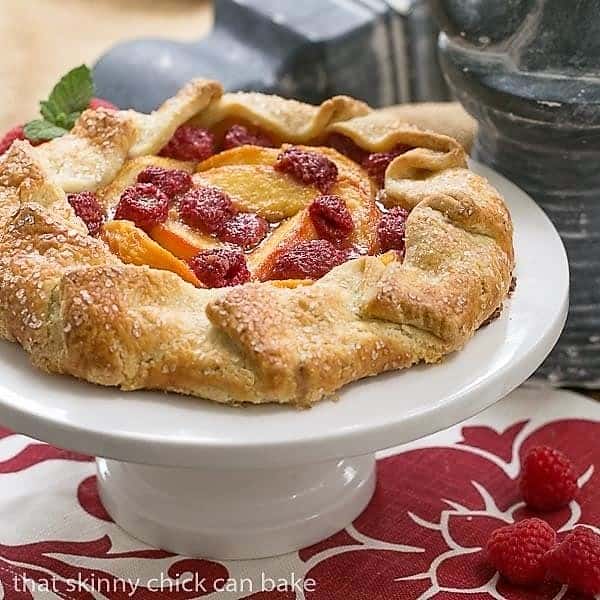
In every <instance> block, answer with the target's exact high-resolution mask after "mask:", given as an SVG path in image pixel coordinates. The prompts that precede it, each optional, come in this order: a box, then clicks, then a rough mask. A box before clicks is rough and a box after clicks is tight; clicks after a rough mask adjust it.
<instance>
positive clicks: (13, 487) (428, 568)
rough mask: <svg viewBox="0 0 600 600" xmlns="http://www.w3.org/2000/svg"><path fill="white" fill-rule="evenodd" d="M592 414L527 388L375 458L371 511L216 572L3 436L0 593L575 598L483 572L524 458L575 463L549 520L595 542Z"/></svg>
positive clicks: (55, 456) (60, 466)
mask: <svg viewBox="0 0 600 600" xmlns="http://www.w3.org/2000/svg"><path fill="white" fill-rule="evenodd" d="M599 440H600V403H596V402H593V401H591V400H589V399H587V398H585V397H583V396H579V395H576V394H573V393H569V392H564V391H556V390H552V389H550V388H547V387H545V386H542V385H541V384H538V383H530V384H528V385H527V386H524V387H522V388H520V389H518V390H517V391H515V392H513V393H512V394H511V395H510V396H508V397H507V398H505V399H504V400H503V401H502V402H500V403H498V404H497V405H496V406H494V407H492V408H491V409H489V410H487V411H485V412H484V413H482V414H481V415H478V416H476V417H474V418H472V419H470V420H469V421H467V422H465V423H463V424H461V425H457V426H455V427H452V428H451V429H449V430H447V431H444V432H441V433H438V434H435V435H432V436H429V437H427V438H424V439H422V440H419V441H417V442H414V443H412V444H409V445H407V446H403V447H399V448H395V449H393V450H389V451H386V452H384V453H382V454H381V456H380V460H379V463H378V484H377V490H376V493H375V496H374V498H373V500H372V502H371V504H370V505H369V507H368V508H367V510H366V511H365V512H364V513H363V514H362V515H361V516H360V517H359V518H358V519H357V520H356V521H355V522H354V523H353V524H352V525H351V526H349V527H348V528H347V529H345V530H344V531H342V532H339V533H338V534H336V535H334V536H332V537H331V538H329V539H327V540H325V541H324V542H321V543H319V544H316V545H315V546H312V547H310V548H305V549H303V550H301V551H300V552H297V553H293V554H288V555H285V556H281V557H277V558H271V559H262V560H256V561H212V560H199V559H190V558H186V557H182V556H175V555H172V554H169V553H168V552H163V551H160V550H155V549H151V548H148V547H147V546H145V545H144V544H143V543H141V542H139V541H137V540H135V539H133V538H131V537H130V536H128V535H127V534H125V533H124V532H123V531H121V530H120V529H119V527H117V526H116V525H115V524H114V523H113V522H112V521H111V519H110V517H109V516H108V515H107V514H106V512H105V511H104V509H103V507H102V505H101V503H100V501H99V498H98V494H97V490H96V480H95V475H94V463H93V462H92V459H91V458H90V457H87V456H83V455H80V454H76V453H73V452H68V451H65V450H60V449H57V448H54V447H53V446H49V445H47V444H43V443H40V442H36V441H34V440H32V439H30V438H27V437H25V436H21V435H16V434H12V433H11V432H9V431H7V430H1V429H0V583H1V586H2V594H0V597H3V598H5V599H6V600H29V599H32V598H35V599H37V598H44V599H45V598H62V599H67V600H88V599H104V598H108V599H110V600H125V599H128V598H134V599H136V600H146V599H161V600H162V599H165V600H171V599H173V600H187V599H191V598H231V599H238V598H252V599H255V600H294V599H295V600H337V599H343V600H377V599H381V600H396V599H398V600H417V599H419V600H427V599H433V600H546V599H547V600H551V599H554V600H560V599H562V600H574V599H575V598H576V597H577V596H576V595H574V594H572V593H571V592H568V591H566V590H564V589H561V587H560V586H559V585H551V584H548V585H547V586H546V587H545V588H542V589H535V590H524V589H523V588H517V587H514V586H511V585H508V584H506V583H505V582H503V581H502V580H501V579H499V578H498V576H497V575H496V574H495V573H494V571H493V569H491V568H490V567H489V566H487V565H486V562H485V560H484V556H483V552H482V550H481V548H482V546H483V545H485V541H486V540H487V537H488V536H489V534H490V532H491V531H492V530H494V529H495V528H497V527H499V526H502V525H504V524H507V523H512V522H513V521H515V520H518V519H520V518H522V517H523V516H524V515H526V514H527V510H526V509H525V507H524V505H523V503H522V501H521V500H520V498H519V493H518V486H517V485H516V479H517V478H518V475H519V459H520V457H521V456H522V455H523V453H524V452H526V451H527V450H528V449H529V448H531V447H533V446H536V445H550V446H553V447H556V448H559V449H561V450H562V451H563V452H564V453H565V454H567V455H568V456H569V457H570V458H571V459H572V460H573V462H574V463H575V465H576V469H577V473H578V476H579V486H580V488H581V489H580V493H579V496H578V499H577V500H576V501H574V502H572V503H571V504H570V506H569V507H568V508H566V509H563V510H561V511H559V512H556V513H553V514H551V515H547V516H546V518H547V520H549V522H550V524H551V525H552V526H553V527H554V528H555V529H556V530H557V531H558V532H559V536H563V535H564V534H565V533H566V532H568V531H570V530H571V529H572V528H573V527H575V526H576V525H578V524H586V525H588V526H590V527H592V528H594V529H595V530H596V531H597V532H598V533H600V442H599Z"/></svg>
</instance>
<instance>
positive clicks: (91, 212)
mask: <svg viewBox="0 0 600 600" xmlns="http://www.w3.org/2000/svg"><path fill="white" fill-rule="evenodd" d="M67 201H68V203H69V204H70V205H71V206H72V207H73V210H74V211H75V214H76V215H77V216H78V217H79V218H80V219H81V220H82V221H83V222H84V223H85V224H86V226H87V228H88V231H89V232H90V235H98V234H99V233H100V229H101V227H102V223H104V217H105V215H104V211H103V210H102V207H101V206H100V203H99V202H98V198H97V197H96V194H94V193H93V192H79V194H69V195H68V196H67Z"/></svg>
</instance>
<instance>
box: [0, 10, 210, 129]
mask: <svg viewBox="0 0 600 600" xmlns="http://www.w3.org/2000/svg"><path fill="white" fill-rule="evenodd" d="M0 4H1V7H2V10H1V11H0V39H1V40H2V47H3V48H4V52H2V54H0V100H1V101H2V102H1V106H2V110H1V111H0V131H4V130H6V129H8V128H9V127H11V126H12V125H14V124H16V123H20V122H23V121H27V120H29V119H31V118H33V117H34V116H35V115H36V113H37V111H38V106H37V103H38V101H39V100H42V99H44V98H45V97H46V96H47V95H48V92H49V91H50V89H51V88H52V86H53V85H54V84H55V83H56V81H57V80H58V78H59V77H60V76H61V75H62V74H64V73H65V72H67V71H68V70H69V69H70V68H72V67H73V66H76V65H77V64H81V63H87V64H89V65H91V64H93V62H94V60H95V59H96V57H97V56H98V55H100V54H101V53H102V52H103V51H104V50H106V49H107V48H108V47H109V46H111V45H112V44H113V43H115V42H117V41H119V40H122V39H127V38H132V37H146V36H156V37H160V36H169V37H171V38H176V39H181V40H189V39H194V38H197V37H200V36H202V35H203V34H204V33H205V32H207V31H208V30H209V29H210V27H211V24H212V6H211V2H209V1H208V0H205V1H202V0H1V2H0Z"/></svg>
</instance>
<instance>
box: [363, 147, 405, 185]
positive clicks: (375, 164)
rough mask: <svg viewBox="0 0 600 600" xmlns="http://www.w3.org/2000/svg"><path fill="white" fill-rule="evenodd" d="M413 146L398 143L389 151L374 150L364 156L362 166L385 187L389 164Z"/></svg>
mask: <svg viewBox="0 0 600 600" xmlns="http://www.w3.org/2000/svg"><path fill="white" fill-rule="evenodd" d="M410 149H411V147H410V146H407V145H405V144H397V145H396V146H394V148H392V149H391V150H390V151H388V152H373V153H371V154H369V155H368V156H366V157H365V158H363V160H362V166H363V167H364V168H365V170H366V171H367V173H368V174H369V176H370V177H372V178H373V179H374V180H375V181H376V182H377V184H378V185H379V187H383V183H384V178H385V171H386V169H387V168H388V166H389V164H390V163H391V162H392V161H393V160H394V159H395V158H396V157H397V156H400V155H401V154H404V153H405V152H407V151H408V150H410Z"/></svg>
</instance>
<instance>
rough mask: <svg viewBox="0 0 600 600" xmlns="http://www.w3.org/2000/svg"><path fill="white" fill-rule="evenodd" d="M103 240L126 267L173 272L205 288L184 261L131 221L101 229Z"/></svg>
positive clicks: (111, 222)
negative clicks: (150, 268)
mask: <svg viewBox="0 0 600 600" xmlns="http://www.w3.org/2000/svg"><path fill="white" fill-rule="evenodd" d="M101 236H102V239H103V240H104V241H105V242H106V243H107V244H108V247H109V248H110V249H111V251H112V252H113V253H114V254H116V255H117V256H118V257H119V258H120V259H121V260H122V261H123V262H124V263H129V264H134V265H147V266H149V267H154V268H155V269H162V270H164V271H172V272H173V273H176V274H177V275H179V276H180V277H181V278H182V279H184V280H185V281H188V282H189V283H191V284H193V285H195V286H197V287H202V284H201V283H200V281H199V280H198V278H197V277H196V276H195V275H194V273H193V272H192V270H191V269H190V268H189V267H188V266H187V265H186V264H185V263H184V262H183V261H182V260H179V259H178V258H177V257H175V256H174V255H173V254H171V253H170V252H169V251H168V250H165V249H164V248H163V247H162V246H160V245H159V244H157V243H156V242H155V241H153V240H152V239H151V238H150V237H148V235H147V234H146V233H145V232H144V231H142V230H141V229H140V228H139V227H136V226H135V224H134V223H132V222H131V221H123V220H116V221H109V222H108V223H106V224H105V225H104V227H103V228H102V234H101Z"/></svg>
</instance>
